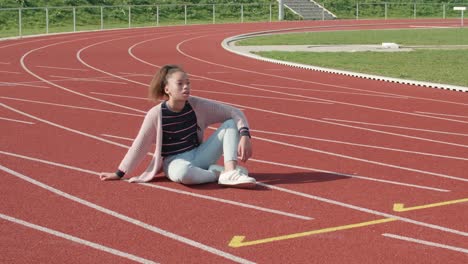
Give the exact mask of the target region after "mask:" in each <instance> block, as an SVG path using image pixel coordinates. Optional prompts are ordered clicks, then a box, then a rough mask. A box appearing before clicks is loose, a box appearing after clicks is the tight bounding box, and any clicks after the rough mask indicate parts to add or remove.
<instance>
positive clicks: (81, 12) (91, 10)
mask: <svg viewBox="0 0 468 264" xmlns="http://www.w3.org/2000/svg"><path fill="white" fill-rule="evenodd" d="M281 2H282V1H281ZM316 2H318V3H320V5H321V6H323V7H325V8H327V9H328V10H330V11H332V12H333V13H334V14H335V15H337V18H338V19H390V18H399V19H401V18H413V19H417V18H443V19H445V18H457V17H460V12H458V11H455V10H453V7H455V6H468V1H467V0H459V3H442V4H436V3H403V2H399V3H391V2H381V3H359V2H357V3H356V4H354V3H353V4H352V5H349V6H343V5H342V4H340V5H339V6H338V4H337V3H336V2H334V1H331V0H328V1H326V0H323V1H316ZM457 2H458V1H457ZM280 11H282V10H281V9H280V8H279V4H278V3H277V2H271V3H251V4H161V5H156V4H155V5H122V6H77V7H71V6H68V7H41V8H0V38H2V37H22V36H25V35H37V34H50V33H59V32H77V31H89V30H104V29H113V28H132V27H150V26H165V25H188V24H209V23H212V24H215V23H219V24H221V23H244V22H254V21H261V22H272V21H277V20H280V19H283V17H282V16H281V15H279V13H280ZM276 14H278V15H276ZM286 19H289V20H294V19H300V18H299V17H297V16H295V15H294V13H292V12H290V14H289V16H288V17H287V18H286ZM322 19H324V17H323V16H322Z"/></svg>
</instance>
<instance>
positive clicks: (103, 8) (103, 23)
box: [101, 6, 104, 30]
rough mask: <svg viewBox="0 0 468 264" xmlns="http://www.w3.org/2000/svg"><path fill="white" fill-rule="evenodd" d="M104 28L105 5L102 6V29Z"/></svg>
mask: <svg viewBox="0 0 468 264" xmlns="http://www.w3.org/2000/svg"><path fill="white" fill-rule="evenodd" d="M103 29H104V7H103V6H101V30H103Z"/></svg>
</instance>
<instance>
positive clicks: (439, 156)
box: [250, 129, 468, 161]
mask: <svg viewBox="0 0 468 264" xmlns="http://www.w3.org/2000/svg"><path fill="white" fill-rule="evenodd" d="M250 131H252V132H258V133H264V134H270V135H278V136H285V137H290V138H301V139H308V140H315V141H322V142H331V143H336V144H342V145H350V146H356V147H364V148H373V149H382V150H387V151H396V152H402V153H411V154H416V155H423V156H431V157H437V158H446V159H456V160H466V161H468V158H462V157H454V156H446V155H439V154H434V153H427V152H419V151H410V150H404V149H396V148H386V147H380V146H375V145H366V144H357V143H351V142H345V141H338V140H330V139H324V138H315V137H307V136H299V135H292V134H285V133H278V132H270V131H264V130H256V129H250ZM467 136H468V135H467Z"/></svg>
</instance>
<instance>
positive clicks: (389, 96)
mask: <svg viewBox="0 0 468 264" xmlns="http://www.w3.org/2000/svg"><path fill="white" fill-rule="evenodd" d="M251 85H253V86H261V87H270V88H280V89H281V90H297V91H311V92H323V93H338V94H352V95H363V96H375V97H387V98H395V99H408V97H405V96H400V95H387V94H378V93H375V92H372V91H369V92H367V93H352V92H339V91H329V90H318V89H308V88H297V87H289V86H278V85H266V84H256V83H253V84H251Z"/></svg>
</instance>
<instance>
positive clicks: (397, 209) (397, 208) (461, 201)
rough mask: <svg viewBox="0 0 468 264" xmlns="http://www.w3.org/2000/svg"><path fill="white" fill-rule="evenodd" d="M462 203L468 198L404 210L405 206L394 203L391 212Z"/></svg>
mask: <svg viewBox="0 0 468 264" xmlns="http://www.w3.org/2000/svg"><path fill="white" fill-rule="evenodd" d="M463 202H468V198H464V199H458V200H452V201H446V202H440V203H433V204H426V205H420V206H414V207H407V208H405V205H404V204H402V203H396V204H394V205H393V211H395V212H406V211H413V210H419V209H426V208H431V207H437V206H444V205H449V204H456V203H463Z"/></svg>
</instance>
